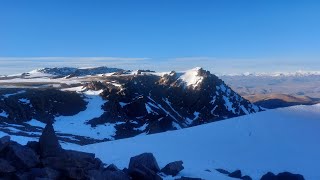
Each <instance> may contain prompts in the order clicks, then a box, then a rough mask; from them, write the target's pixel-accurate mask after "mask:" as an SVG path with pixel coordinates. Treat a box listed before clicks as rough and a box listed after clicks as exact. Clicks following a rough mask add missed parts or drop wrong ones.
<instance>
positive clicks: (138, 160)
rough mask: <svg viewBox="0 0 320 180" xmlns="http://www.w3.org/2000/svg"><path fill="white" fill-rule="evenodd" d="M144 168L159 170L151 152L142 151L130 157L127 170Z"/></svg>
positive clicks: (156, 171)
mask: <svg viewBox="0 0 320 180" xmlns="http://www.w3.org/2000/svg"><path fill="white" fill-rule="evenodd" d="M145 168H147V169H150V170H152V171H154V172H155V173H158V172H159V171H160V168H159V165H158V163H157V160H156V158H155V157H154V156H153V154H152V153H143V154H140V155H138V156H134V157H131V158H130V163H129V170H132V169H145Z"/></svg>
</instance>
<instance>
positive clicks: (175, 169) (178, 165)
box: [161, 161, 184, 176]
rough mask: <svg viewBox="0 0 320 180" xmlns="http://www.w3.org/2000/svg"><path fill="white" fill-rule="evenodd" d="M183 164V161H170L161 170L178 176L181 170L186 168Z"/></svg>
mask: <svg viewBox="0 0 320 180" xmlns="http://www.w3.org/2000/svg"><path fill="white" fill-rule="evenodd" d="M182 164H183V162H182V161H175V162H172V163H169V164H167V165H166V166H165V167H164V168H162V169H161V172H163V173H164V174H166V175H171V176H176V175H177V174H178V173H179V172H180V171H182V170H183V169H184V167H183V166H182Z"/></svg>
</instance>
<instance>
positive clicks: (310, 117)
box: [64, 104, 320, 180]
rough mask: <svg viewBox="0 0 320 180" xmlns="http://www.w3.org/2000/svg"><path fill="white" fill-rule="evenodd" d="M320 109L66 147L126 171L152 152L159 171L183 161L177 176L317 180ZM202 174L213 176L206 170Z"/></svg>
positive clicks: (282, 111)
mask: <svg viewBox="0 0 320 180" xmlns="http://www.w3.org/2000/svg"><path fill="white" fill-rule="evenodd" d="M319 117H320V104H318V105H313V106H294V107H289V108H283V109H275V110H268V111H265V112H260V113H256V114H250V115H247V116H241V117H237V118H232V119H228V120H225V121H219V122H215V123H210V124H205V125H201V126H197V127H192V128H186V129H183V130H177V131H170V132H165V133H160V134H154V135H149V136H137V137H134V138H128V139H123V140H117V141H112V142H104V143H98V144H92V145H87V146H82V147H81V146H75V145H71V144H64V147H65V148H71V149H78V150H82V151H88V152H93V153H96V155H97V157H99V158H101V159H102V160H103V161H104V162H106V163H115V164H116V165H118V166H119V167H126V166H127V165H128V163H129V162H128V161H129V159H130V157H131V156H134V155H137V154H140V153H143V152H152V153H154V155H155V157H156V158H157V159H158V161H159V165H160V166H164V165H165V164H166V163H168V162H172V161H174V160H183V161H184V166H185V170H183V171H182V172H181V173H180V174H179V175H184V176H193V177H202V178H205V179H228V178H227V177H225V176H221V175H220V174H217V172H215V171H214V169H215V168H224V169H226V170H229V171H233V170H236V169H240V170H242V171H243V173H244V174H247V175H250V176H251V177H252V178H253V179H259V178H260V177H261V176H262V175H263V174H265V173H266V172H268V171H272V172H274V173H279V172H283V171H289V172H294V173H300V174H302V175H304V177H305V178H306V179H309V180H316V179H320V173H319V171H318V167H319V166H320V155H319V152H320V144H319V137H320V131H319V129H320V118H319ZM206 169H209V170H211V171H212V172H207V171H205V170H206Z"/></svg>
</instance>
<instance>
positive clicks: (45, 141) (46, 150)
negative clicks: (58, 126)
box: [39, 123, 63, 157]
mask: <svg viewBox="0 0 320 180" xmlns="http://www.w3.org/2000/svg"><path fill="white" fill-rule="evenodd" d="M39 149H40V155H41V157H52V156H59V155H60V154H61V153H62V152H63V149H62V148H61V146H60V143H59V141H58V138H57V136H56V133H55V132H54V129H53V126H52V124H51V123H48V124H47V125H46V127H45V128H44V130H43V132H42V135H41V136H40V139H39Z"/></svg>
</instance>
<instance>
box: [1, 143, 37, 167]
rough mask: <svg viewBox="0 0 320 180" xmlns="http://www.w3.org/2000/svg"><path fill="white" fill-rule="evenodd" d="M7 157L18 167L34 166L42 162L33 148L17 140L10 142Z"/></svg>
mask: <svg viewBox="0 0 320 180" xmlns="http://www.w3.org/2000/svg"><path fill="white" fill-rule="evenodd" d="M6 159H8V160H9V161H11V164H12V165H13V166H15V167H16V168H17V169H29V168H33V167H35V166H37V165H38V164H39V162H40V160H39V157H38V155H37V154H36V153H35V152H34V151H33V150H32V149H31V148H29V147H27V146H22V145H20V144H18V143H16V142H10V144H9V146H8V152H7V154H6Z"/></svg>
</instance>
